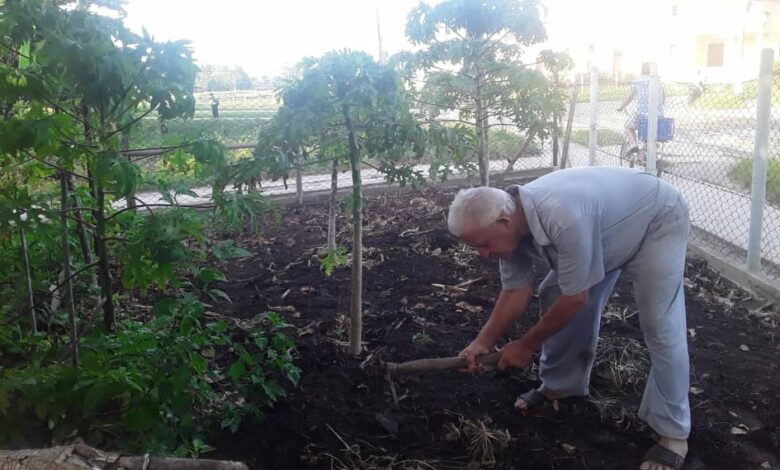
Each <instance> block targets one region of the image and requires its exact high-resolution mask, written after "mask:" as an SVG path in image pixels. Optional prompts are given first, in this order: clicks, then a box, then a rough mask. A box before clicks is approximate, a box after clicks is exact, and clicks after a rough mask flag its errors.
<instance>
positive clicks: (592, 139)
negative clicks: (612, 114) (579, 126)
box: [588, 67, 599, 166]
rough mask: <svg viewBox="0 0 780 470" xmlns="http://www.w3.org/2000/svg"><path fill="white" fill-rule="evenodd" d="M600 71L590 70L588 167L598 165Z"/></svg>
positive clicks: (594, 68)
mask: <svg viewBox="0 0 780 470" xmlns="http://www.w3.org/2000/svg"><path fill="white" fill-rule="evenodd" d="M598 94H599V71H598V69H597V68H596V67H591V69H590V129H589V131H588V165H589V166H594V165H596V148H597V145H598V105H599V97H598Z"/></svg>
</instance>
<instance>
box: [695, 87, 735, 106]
mask: <svg viewBox="0 0 780 470" xmlns="http://www.w3.org/2000/svg"><path fill="white" fill-rule="evenodd" d="M745 100H746V97H745V94H744V93H742V94H736V93H734V89H733V88H732V87H730V86H709V87H707V88H705V90H704V94H702V95H701V96H700V97H699V99H697V100H696V101H694V102H693V107H694V108H700V109H740V108H744V107H745V106H746V105H747V103H746V101H745Z"/></svg>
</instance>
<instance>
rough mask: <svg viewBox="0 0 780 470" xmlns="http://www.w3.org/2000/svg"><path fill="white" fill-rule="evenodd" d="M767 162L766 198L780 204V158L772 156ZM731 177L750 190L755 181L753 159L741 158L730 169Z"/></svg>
mask: <svg viewBox="0 0 780 470" xmlns="http://www.w3.org/2000/svg"><path fill="white" fill-rule="evenodd" d="M767 163H768V165H767V175H766V199H767V201H769V202H770V203H772V204H780V159H778V158H770V159H769V161H768V162H767ZM729 177H731V179H732V181H734V182H735V183H737V184H738V185H739V186H741V187H742V188H743V189H745V190H747V191H748V192H749V191H750V187H751V185H752V183H753V160H752V159H747V160H740V161H739V163H737V164H735V165H734V166H732V167H731V169H730V170H729Z"/></svg>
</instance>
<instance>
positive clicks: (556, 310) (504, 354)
mask: <svg viewBox="0 0 780 470" xmlns="http://www.w3.org/2000/svg"><path fill="white" fill-rule="evenodd" d="M587 301H588V291H584V292H581V293H579V294H575V295H561V296H560V297H558V300H556V301H555V303H553V304H552V305H551V306H550V308H549V309H547V311H546V312H545V313H544V315H542V318H540V319H539V321H538V322H537V323H536V325H534V326H533V327H532V328H531V329H530V330H528V332H526V334H524V335H523V336H522V337H521V338H520V339H518V340H515V341H512V342H511V343H509V344H507V345H506V346H504V348H503V349H502V350H501V359H500V360H499V363H498V368H499V369H504V368H506V367H513V368H523V367H526V366H527V365H528V364H530V363H531V360H532V359H533V355H534V353H535V352H536V351H538V350H539V349H541V347H542V343H544V342H545V341H546V340H547V339H548V338H549V337H551V336H552V335H554V334H555V333H557V332H558V331H560V330H561V329H563V327H564V326H566V324H568V323H569V321H571V319H572V318H574V315H576V314H577V312H578V311H579V310H580V309H581V308H582V307H583V305H585V302H587ZM485 326H487V325H485Z"/></svg>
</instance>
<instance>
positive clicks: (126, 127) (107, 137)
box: [103, 108, 157, 139]
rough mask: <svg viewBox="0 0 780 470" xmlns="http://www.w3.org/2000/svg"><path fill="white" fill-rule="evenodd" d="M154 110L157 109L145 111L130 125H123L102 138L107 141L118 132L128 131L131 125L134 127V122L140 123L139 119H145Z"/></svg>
mask: <svg viewBox="0 0 780 470" xmlns="http://www.w3.org/2000/svg"><path fill="white" fill-rule="evenodd" d="M155 109H157V108H149V111H146V112H145V113H143V114H141V115H140V116H138V117H137V118H135V119H133V120H132V121H131V122H130V123H128V124H125V125H124V126H122V127H120V128H119V129H117V130H115V131H112V132H109V133H108V134H106V135H105V136H104V137H103V138H104V139H109V138H111V136H113V135H116V134H119V133H120V132H122V131H124V130H125V129H128V128H130V127H131V126H133V125H134V124H135V123H136V122H138V121H140V120H141V119H143V118H145V117H146V116H148V115H149V114H150V113H151V112H152V111H154V110H155Z"/></svg>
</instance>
